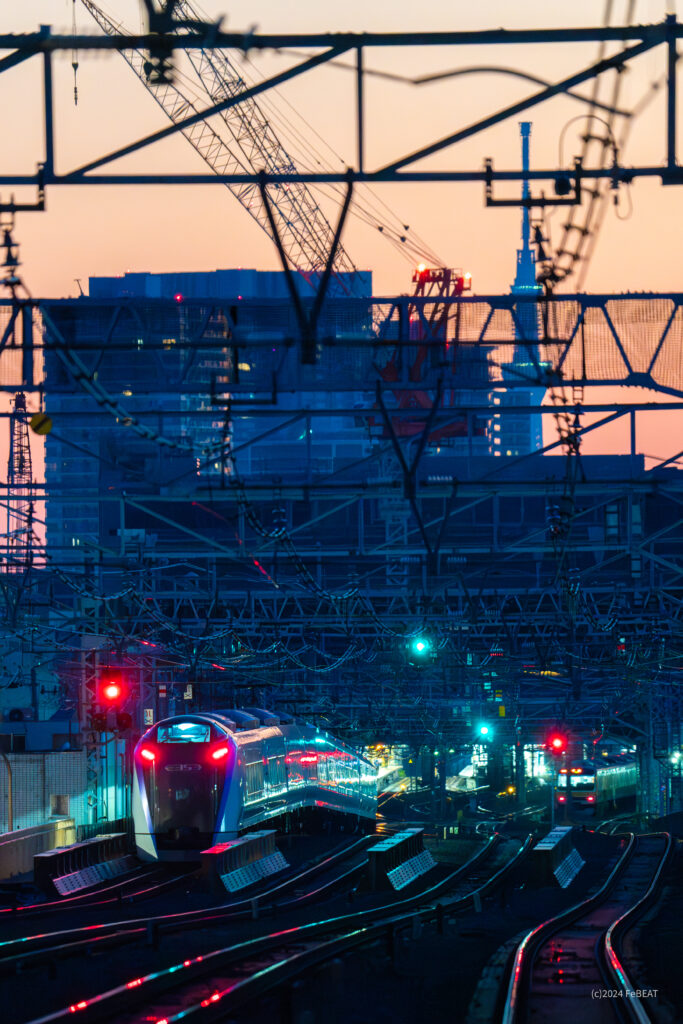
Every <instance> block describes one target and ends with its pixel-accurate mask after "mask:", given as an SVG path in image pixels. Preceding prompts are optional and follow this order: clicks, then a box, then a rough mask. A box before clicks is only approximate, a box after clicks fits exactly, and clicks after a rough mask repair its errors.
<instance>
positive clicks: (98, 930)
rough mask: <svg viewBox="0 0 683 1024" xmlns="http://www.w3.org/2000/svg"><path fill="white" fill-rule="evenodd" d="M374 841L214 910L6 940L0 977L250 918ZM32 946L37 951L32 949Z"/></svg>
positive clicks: (1, 944)
mask: <svg viewBox="0 0 683 1024" xmlns="http://www.w3.org/2000/svg"><path fill="white" fill-rule="evenodd" d="M373 838H374V837H372V836H363V837H362V838H361V839H359V840H356V841H355V842H353V843H351V844H350V845H347V846H345V847H344V849H342V850H338V851H336V852H335V853H332V854H331V855H330V856H329V857H325V858H323V859H322V860H321V861H319V862H318V863H317V864H312V865H310V866H309V867H307V868H305V869H304V870H303V871H300V872H297V873H296V874H294V875H292V876H290V877H289V878H286V879H284V880H279V881H278V883H277V884H276V885H274V886H272V887H271V888H269V889H266V890H265V891H261V892H257V893H253V894H252V895H250V896H248V897H245V898H243V899H238V900H234V901H231V902H229V903H223V904H220V905H218V906H216V907H207V908H204V909H201V910H189V911H182V912H181V913H177V914H162V915H158V916H156V917H137V918H129V919H126V920H123V921H112V922H106V923H100V924H94V925H84V926H79V927H78V928H70V929H66V930H60V931H56V932H48V933H42V934H39V935H30V936H26V937H24V938H21V939H9V940H7V941H5V942H0V954H4V955H2V956H0V974H3V973H7V972H8V971H10V972H11V971H14V970H16V968H17V967H18V966H22V967H28V966H30V965H32V964H36V963H38V962H40V961H41V960H42V959H43V958H44V957H45V956H47V955H49V956H51V957H54V956H55V955H60V951H62V953H63V954H64V955H70V954H71V953H73V952H76V951H77V950H79V949H82V948H86V947H87V946H89V945H91V944H92V943H94V942H99V941H100V940H101V939H107V940H114V941H116V940H117V937H120V938H121V939H125V941H128V940H129V939H130V938H131V937H132V936H133V935H140V934H143V933H146V931H147V928H148V926H150V925H151V926H153V927H158V928H159V930H160V931H168V932H171V931H174V930H176V929H183V928H186V927H187V926H188V925H191V924H193V923H194V922H200V923H202V924H204V925H207V924H209V923H211V924H215V925H220V924H222V923H223V922H225V921H226V920H230V919H235V918H240V917H243V916H251V914H252V908H253V900H254V899H256V900H258V901H259V903H260V904H261V905H263V904H265V903H266V902H270V903H272V902H273V900H274V898H275V897H276V896H277V895H278V894H284V893H286V892H287V891H288V890H289V889H291V888H292V887H293V886H294V885H297V884H299V883H300V882H301V881H302V880H303V879H305V878H308V877H309V876H311V875H316V874H320V873H321V872H322V871H325V870H327V869H328V868H330V867H332V866H333V865H334V864H336V863H337V862H338V861H340V860H344V859H346V858H348V857H349V856H353V855H354V854H355V853H357V852H358V851H359V850H362V848H363V847H364V846H366V845H367V844H368V843H369V842H371V841H372V840H373ZM352 870H353V869H352ZM347 874H349V872H344V873H343V874H342V875H341V876H337V878H335V879H333V880H331V882H330V883H328V885H327V887H329V886H331V885H332V884H335V883H337V882H338V881H339V880H340V879H343V878H345V877H346V875H347ZM325 887H326V886H321V887H319V889H316V890H314V892H315V893H317V892H318V891H322V890H323V889H324V888H325ZM307 895H308V894H304V896H303V897H299V899H305V897H306V896H307ZM56 938H60V939H62V940H64V941H62V942H61V943H60V944H59V945H47V944H46V943H48V942H49V941H50V940H52V939H56ZM68 939H73V941H66V940H68ZM31 944H33V945H31ZM34 945H35V946H36V947H37V948H34ZM14 950H17V952H16V953H15V952H13V951H14Z"/></svg>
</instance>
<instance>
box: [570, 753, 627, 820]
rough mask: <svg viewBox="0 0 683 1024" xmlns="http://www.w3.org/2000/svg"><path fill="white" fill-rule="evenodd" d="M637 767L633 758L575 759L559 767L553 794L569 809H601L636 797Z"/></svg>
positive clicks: (612, 806)
mask: <svg viewBox="0 0 683 1024" xmlns="http://www.w3.org/2000/svg"><path fill="white" fill-rule="evenodd" d="M637 781H638V769H637V766H636V763H635V761H622V760H615V761H613V762H610V761H606V762H605V763H599V764H595V763H594V762H591V761H581V762H579V761H575V762H572V763H571V764H570V765H568V766H567V767H565V768H560V770H559V772H558V775H557V790H556V798H557V802H558V804H561V805H563V806H565V807H567V808H568V809H571V808H574V809H576V808H579V807H580V808H587V809H591V808H593V809H600V810H601V811H603V810H606V809H608V808H614V807H616V805H617V803H625V802H628V801H633V800H635V796H636V786H637Z"/></svg>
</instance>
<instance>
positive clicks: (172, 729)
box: [157, 722, 211, 743]
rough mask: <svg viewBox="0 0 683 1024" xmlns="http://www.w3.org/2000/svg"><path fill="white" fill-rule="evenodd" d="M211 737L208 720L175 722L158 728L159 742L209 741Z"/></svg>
mask: <svg viewBox="0 0 683 1024" xmlns="http://www.w3.org/2000/svg"><path fill="white" fill-rule="evenodd" d="M210 739H211V726H210V725H207V723H206V722H174V723H173V724H172V725H160V726H159V728H158V730H157V743H208V742H209V740H210Z"/></svg>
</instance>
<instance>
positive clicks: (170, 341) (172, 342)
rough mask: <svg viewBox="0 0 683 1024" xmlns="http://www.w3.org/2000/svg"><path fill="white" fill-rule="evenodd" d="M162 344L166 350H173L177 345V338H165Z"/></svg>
mask: <svg viewBox="0 0 683 1024" xmlns="http://www.w3.org/2000/svg"><path fill="white" fill-rule="evenodd" d="M162 344H163V346H164V348H171V347H172V346H173V345H175V338H164V339H163V342H162Z"/></svg>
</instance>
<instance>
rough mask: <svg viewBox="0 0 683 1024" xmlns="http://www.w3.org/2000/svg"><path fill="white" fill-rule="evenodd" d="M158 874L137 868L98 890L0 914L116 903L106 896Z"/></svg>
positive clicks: (167, 882)
mask: <svg viewBox="0 0 683 1024" xmlns="http://www.w3.org/2000/svg"><path fill="white" fill-rule="evenodd" d="M189 873H190V872H188V873H186V874H184V875H174V876H173V878H163V879H162V880H161V881H160V882H159V884H158V885H153V886H150V887H149V888H148V889H141V890H140V892H139V893H131V894H130V895H127V896H126V897H125V899H126V900H132V899H133V897H134V896H137V895H140V894H142V893H147V892H154V891H156V890H157V889H159V890H162V889H164V888H168V887H169V886H170V885H171V884H175V882H178V881H181V880H182V879H183V878H186V877H187V874H189ZM157 874H159V868H153V869H151V870H144V869H143V868H137V869H136V870H135V871H134V872H133V873H131V874H130V875H128V876H127V877H126V878H122V879H120V880H119V881H118V882H116V883H114V884H112V885H104V886H100V887H99V888H92V887H91V888H89V890H88V891H87V892H83V893H77V894H76V895H74V896H65V897H64V898H63V899H61V900H49V901H47V902H45V903H26V904H18V905H13V906H11V907H0V914H12V915H13V917H17V916H19V915H21V917H24V916H25V915H27V914H30V915H31V916H32V917H33V916H40V915H41V914H45V913H51V912H54V911H60V910H73V909H74V908H75V909H76V910H80V909H81V907H82V908H83V909H87V908H88V907H90V906H101V905H102V904H105V903H116V902H118V898H117V897H115V896H107V894H108V893H112V892H120V891H121V890H122V889H125V888H127V887H128V886H131V885H135V884H137V883H140V882H144V881H145V880H146V879H147V880H150V879H151V878H152V876H154V875H157ZM101 896H106V897H107V898H106V899H99V897H101Z"/></svg>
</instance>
